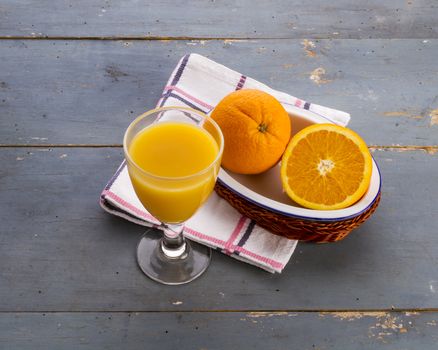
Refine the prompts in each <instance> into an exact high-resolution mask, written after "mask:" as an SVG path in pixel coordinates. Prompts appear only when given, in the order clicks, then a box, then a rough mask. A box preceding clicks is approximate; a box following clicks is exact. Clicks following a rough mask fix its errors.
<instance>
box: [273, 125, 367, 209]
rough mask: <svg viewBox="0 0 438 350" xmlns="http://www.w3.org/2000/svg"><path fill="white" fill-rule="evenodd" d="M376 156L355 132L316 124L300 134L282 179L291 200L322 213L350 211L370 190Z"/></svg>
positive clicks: (284, 163)
mask: <svg viewBox="0 0 438 350" xmlns="http://www.w3.org/2000/svg"><path fill="white" fill-rule="evenodd" d="M371 173H372V157H371V154H370V152H369V150H368V147H367V145H366V143H365V141H364V140H362V138H361V137H360V136H359V135H358V134H356V133H355V132H354V131H352V130H350V129H347V128H344V127H341V126H338V125H334V124H315V125H312V126H309V127H307V128H304V129H303V130H301V131H300V132H298V133H297V134H296V135H295V136H294V137H293V138H292V139H291V141H290V143H289V145H288V146H287V148H286V151H285V152H284V154H283V157H282V163H281V180H282V184H283V188H284V190H285V191H286V193H287V194H288V195H289V197H290V198H291V199H292V200H294V201H295V202H296V203H298V204H300V205H302V206H303V207H306V208H310V209H318V210H334V209H342V208H346V207H348V206H350V205H352V204H354V203H356V202H357V201H358V200H359V199H360V198H361V197H362V196H363V195H364V194H365V192H366V191H367V189H368V187H369V185H370V181H371Z"/></svg>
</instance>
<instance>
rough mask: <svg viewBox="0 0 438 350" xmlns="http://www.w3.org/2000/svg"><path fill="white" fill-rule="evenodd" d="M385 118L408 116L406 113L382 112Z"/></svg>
mask: <svg viewBox="0 0 438 350" xmlns="http://www.w3.org/2000/svg"><path fill="white" fill-rule="evenodd" d="M383 115H384V116H385V117H406V116H409V115H410V114H409V113H408V112H407V111H394V112H384V113H383Z"/></svg>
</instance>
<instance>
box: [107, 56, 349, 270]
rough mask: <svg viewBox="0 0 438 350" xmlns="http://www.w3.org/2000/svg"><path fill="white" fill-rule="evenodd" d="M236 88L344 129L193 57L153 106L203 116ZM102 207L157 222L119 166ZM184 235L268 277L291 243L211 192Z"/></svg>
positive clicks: (341, 115) (340, 119)
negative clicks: (256, 92) (261, 93)
mask: <svg viewBox="0 0 438 350" xmlns="http://www.w3.org/2000/svg"><path fill="white" fill-rule="evenodd" d="M242 88H251V89H259V90H263V91H266V92H268V93H270V94H271V95H273V96H274V97H276V98H277V99H278V100H279V101H280V102H281V103H282V104H283V106H285V108H286V109H288V108H287V107H291V106H294V107H293V108H297V107H298V108H302V109H304V110H309V111H311V112H312V113H314V114H316V115H318V116H319V117H320V118H323V119H327V120H329V121H331V122H334V123H336V124H339V125H346V124H347V123H348V121H349V118H350V117H349V114H348V113H345V112H342V111H338V110H334V109H331V108H327V107H323V106H319V105H316V104H313V103H309V102H306V101H303V100H301V99H298V98H296V97H293V96H291V95H288V94H285V93H283V92H280V91H276V90H273V89H271V88H269V87H268V86H266V85H264V84H262V83H260V82H258V81H256V80H254V79H251V78H249V77H246V76H244V75H242V74H240V73H238V72H236V71H233V70H231V69H229V68H227V67H225V66H223V65H221V64H218V63H216V62H214V61H211V60H209V59H207V58H205V57H203V56H200V55H198V54H189V55H186V56H184V57H183V58H182V59H181V61H180V62H179V63H178V65H177V66H176V68H175V70H174V71H173V73H172V75H171V76H170V78H169V81H168V83H167V85H166V87H165V88H164V91H163V95H162V97H161V99H160V101H159V102H158V106H160V107H163V106H188V107H191V108H195V109H197V110H200V111H202V112H204V113H209V112H210V111H211V110H212V109H213V108H214V106H216V105H217V103H218V102H219V101H220V100H221V99H222V98H223V97H224V96H225V95H227V94H229V93H230V92H232V91H234V90H239V89H242ZM100 204H101V206H102V208H103V209H105V210H106V211H108V212H109V213H111V214H114V215H117V216H120V217H122V218H125V219H126V220H129V221H132V222H135V223H137V224H140V225H144V226H157V225H158V224H159V222H158V220H157V219H155V218H154V217H153V216H152V215H151V214H149V213H148V212H147V210H146V209H145V208H144V207H143V205H142V204H141V203H140V201H139V199H138V198H137V196H136V194H135V192H134V189H133V187H132V184H131V181H130V179H129V175H128V171H127V168H126V166H125V162H123V163H122V164H121V165H120V167H119V169H118V170H117V171H116V173H115V174H114V176H113V177H112V178H111V180H110V181H109V183H108V184H107V186H106V187H105V189H104V190H103V192H102V194H101V198H100ZM184 235H185V236H186V237H187V238H189V239H191V240H194V241H196V242H199V243H201V244H205V245H207V246H210V247H212V248H215V249H217V250H219V251H221V252H222V253H225V254H227V255H230V256H232V257H233V258H236V259H238V260H241V261H244V262H246V263H249V264H253V265H255V266H258V267H260V268H262V269H265V270H267V271H269V272H271V273H274V272H281V271H282V270H283V268H284V267H285V265H286V264H287V262H288V261H289V259H290V257H291V256H292V253H293V252H294V250H295V247H296V245H297V241H294V240H289V239H286V238H283V237H279V236H276V235H274V234H272V233H270V232H268V231H267V230H265V229H263V228H261V227H259V226H258V225H257V224H256V223H255V222H254V221H252V220H250V219H248V218H246V217H244V216H242V215H241V214H240V213H239V212H238V211H236V210H235V209H234V208H233V207H231V206H230V205H229V204H228V203H227V202H226V201H225V200H224V199H222V198H220V197H219V196H218V195H217V194H216V193H212V195H211V196H210V198H209V199H208V201H207V202H206V203H205V204H204V205H203V206H202V207H201V209H200V210H199V211H198V212H197V213H196V214H195V215H194V216H193V217H192V218H191V219H190V220H189V221H187V223H186V227H185V230H184Z"/></svg>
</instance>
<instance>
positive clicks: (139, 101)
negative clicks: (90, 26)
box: [0, 39, 438, 145]
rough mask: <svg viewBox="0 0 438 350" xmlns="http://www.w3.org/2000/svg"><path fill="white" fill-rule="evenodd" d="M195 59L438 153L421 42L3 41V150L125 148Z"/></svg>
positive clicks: (434, 100) (433, 72)
mask: <svg viewBox="0 0 438 350" xmlns="http://www.w3.org/2000/svg"><path fill="white" fill-rule="evenodd" d="M313 46H314V47H313ZM191 51H194V52H197V53H200V54H203V55H207V56H209V57H211V58H212V59H215V60H217V61H218V62H221V63H223V64H225V65H228V66H229V67H231V68H234V69H237V70H239V71H241V72H242V73H244V74H247V75H249V76H252V77H254V78H256V79H259V80H261V81H264V82H266V83H268V84H269V85H271V86H272V87H274V88H277V89H280V90H283V91H288V92H291V93H292V94H294V95H296V96H298V97H301V98H303V99H307V100H310V101H313V102H315V103H320V104H325V105H328V106H332V107H335V108H339V109H343V110H346V111H349V112H350V113H351V115H352V122H351V124H350V125H351V127H352V128H354V129H355V130H357V131H358V132H359V133H361V134H362V135H363V136H364V137H365V140H366V141H367V142H368V143H369V144H378V145H392V144H402V145H436V144H437V128H438V121H437V119H436V118H437V115H438V92H437V89H436V87H437V86H438V74H437V73H438V68H437V64H436V57H437V55H438V40H416V39H415V40H414V39H412V40H319V41H304V42H303V41H301V40H250V41H237V42H236V41H218V40H214V41H164V42H160V41H141V42H139V41H30V40H25V41H0V52H2V63H1V65H2V69H1V71H0V116H1V118H0V143H1V144H41V143H54V144H60V143H61V144H64V143H76V144H78V143H80V144H82V143H85V144H115V143H120V142H121V140H122V136H123V132H124V130H125V128H126V127H127V126H128V124H129V122H130V121H131V120H132V119H133V118H134V117H135V116H136V115H138V114H140V113H141V112H143V111H144V110H147V109H150V108H152V107H154V106H155V104H156V101H157V100H158V98H159V96H160V93H161V91H162V89H163V86H164V84H165V82H166V81H167V79H168V76H169V75H170V73H171V71H172V69H173V68H174V66H175V65H176V63H177V61H178V60H179V58H180V57H181V56H183V55H184V54H186V53H188V52H191ZM324 72H325V73H324ZM323 73H324V74H323Z"/></svg>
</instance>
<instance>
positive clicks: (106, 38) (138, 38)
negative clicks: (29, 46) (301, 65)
mask: <svg viewBox="0 0 438 350" xmlns="http://www.w3.org/2000/svg"><path fill="white" fill-rule="evenodd" d="M303 39H312V40H324V39H342V40H362V38H338V37H336V36H331V35H317V36H313V35H310V36H302V37H301V36H297V37H221V36H218V37H202V36H148V35H146V36H48V35H43V36H28V35H24V36H9V35H3V36H0V40H96V41H119V40H123V41H188V40H204V41H215V40H217V41H221V40H224V41H248V40H303ZM365 39H381V38H365ZM389 39H393V38H389ZM401 39H403V38H401ZM426 39H427V38H426ZM431 39H433V38H431ZM421 40H424V39H423V38H422V39H421Z"/></svg>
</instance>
